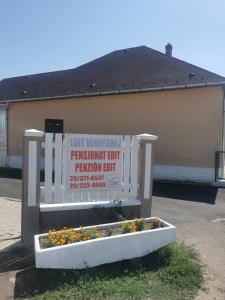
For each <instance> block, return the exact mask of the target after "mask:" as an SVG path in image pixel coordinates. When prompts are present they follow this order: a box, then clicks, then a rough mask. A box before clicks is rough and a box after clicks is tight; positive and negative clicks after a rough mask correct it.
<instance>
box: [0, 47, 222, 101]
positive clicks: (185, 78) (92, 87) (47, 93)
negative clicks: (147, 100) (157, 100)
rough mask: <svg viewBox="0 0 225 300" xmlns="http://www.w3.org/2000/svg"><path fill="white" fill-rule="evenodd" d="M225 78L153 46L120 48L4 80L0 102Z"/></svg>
mask: <svg viewBox="0 0 225 300" xmlns="http://www.w3.org/2000/svg"><path fill="white" fill-rule="evenodd" d="M224 83H225V78H224V77H222V76H219V75H217V74H214V73H212V72H209V71H206V70H204V69H202V68H199V67H196V66H194V65H191V64H189V63H186V62H184V61H181V60H179V59H176V58H174V57H169V56H167V55H165V54H163V53H161V52H158V51H156V50H153V49H151V48H148V47H145V46H141V47H135V48H130V49H124V50H117V51H114V52H111V53H109V54H107V55H105V56H102V57H100V58H98V59H95V60H93V61H91V62H89V63H87V64H84V65H82V66H80V67H77V68H74V69H70V70H64V71H57V72H49V73H42V74H35V75H27V76H20V77H14V78H8V79H3V80H2V81H1V82H0V101H1V102H4V101H10V100H34V99H48V98H57V97H58V98H60V97H80V96H86V95H87V96H88V95H96V94H97V95H98V94H104V93H105V94H107V93H108V94H111V93H118V92H120V93H123V92H138V91H146V90H150V89H153V90H154V89H155V90H158V89H162V88H165V89H168V88H184V87H191V86H205V85H214V84H215V85H220V84H224Z"/></svg>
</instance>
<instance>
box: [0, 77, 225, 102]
mask: <svg viewBox="0 0 225 300" xmlns="http://www.w3.org/2000/svg"><path fill="white" fill-rule="evenodd" d="M223 85H225V81H218V82H204V83H193V84H182V85H175V86H160V87H154V88H138V89H127V90H114V91H104V92H92V93H80V94H70V95H61V96H51V97H35V98H26V99H24V98H21V99H11V100H10V99H9V100H2V101H0V104H4V103H12V102H27V101H39V100H57V99H64V98H80V97H93V96H104V95H115V94H132V93H144V92H157V91H166V90H180V89H190V88H200V87H211V86H223Z"/></svg>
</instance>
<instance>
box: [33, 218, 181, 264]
mask: <svg viewBox="0 0 225 300" xmlns="http://www.w3.org/2000/svg"><path fill="white" fill-rule="evenodd" d="M152 219H154V218H147V219H146V221H147V222H148V221H150V220H152ZM160 221H161V222H162V223H163V224H164V225H165V227H161V228H157V229H150V230H144V231H139V232H134V233H128V234H120V235H115V236H109V237H102V238H98V239H94V240H88V241H83V242H77V243H73V244H67V245H63V246H56V247H52V248H46V249H41V248H40V243H39V238H40V236H45V235H47V234H40V235H35V260H36V268H57V269H83V268H88V267H94V266H98V265H102V264H106V263H111V262H116V261H121V260H125V259H132V258H135V257H141V256H144V255H147V254H149V253H151V252H153V251H155V250H157V249H159V248H161V247H163V246H165V245H167V244H169V243H170V242H172V241H174V240H175V239H176V227H175V226H173V225H171V224H169V223H167V222H165V221H163V220H160ZM117 224H120V223H109V224H104V225H99V226H98V228H99V229H101V228H105V229H106V228H110V227H111V226H112V225H117ZM92 227H96V226H88V227H84V228H92Z"/></svg>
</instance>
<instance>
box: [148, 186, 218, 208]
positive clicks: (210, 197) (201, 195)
mask: <svg viewBox="0 0 225 300" xmlns="http://www.w3.org/2000/svg"><path fill="white" fill-rule="evenodd" d="M217 192H218V188H217V187H214V186H208V185H197V184H196V185H194V184H185V183H171V182H159V181H155V182H154V185H153V196H156V197H164V198H173V199H177V200H187V201H194V202H205V203H208V204H215V202H216V197H217Z"/></svg>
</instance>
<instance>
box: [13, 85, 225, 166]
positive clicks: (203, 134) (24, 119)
mask: <svg viewBox="0 0 225 300" xmlns="http://www.w3.org/2000/svg"><path fill="white" fill-rule="evenodd" d="M222 111H223V90H222V88H221V87H208V88H195V89H185V90H174V91H162V92H148V93H137V94H124V95H114V96H99V97H87V98H76V99H65V100H48V101H33V102H20V103H13V104H10V105H9V110H8V155H12V156H14V155H21V154H22V138H23V132H24V130H25V129H29V128H35V129H39V130H44V120H45V118H59V119H64V131H65V132H76V133H106V134H139V133H144V132H145V133H151V134H155V135H158V136H159V140H158V142H157V143H156V149H155V156H156V163H157V164H166V165H181V166H196V167H211V168H212V167H214V154H215V151H216V150H221V147H222V146H221V144H222V122H223V120H222V119H223V114H222Z"/></svg>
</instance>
